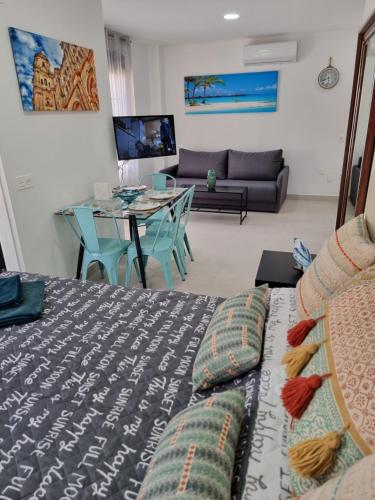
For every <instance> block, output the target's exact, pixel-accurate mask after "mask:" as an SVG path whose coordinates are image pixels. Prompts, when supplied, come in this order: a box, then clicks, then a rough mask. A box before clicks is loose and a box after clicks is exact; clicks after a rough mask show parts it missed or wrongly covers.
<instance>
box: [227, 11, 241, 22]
mask: <svg viewBox="0 0 375 500" xmlns="http://www.w3.org/2000/svg"><path fill="white" fill-rule="evenodd" d="M239 17H240V15H239V14H237V12H228V14H224V19H226V20H227V21H234V20H235V19H238V18H239Z"/></svg>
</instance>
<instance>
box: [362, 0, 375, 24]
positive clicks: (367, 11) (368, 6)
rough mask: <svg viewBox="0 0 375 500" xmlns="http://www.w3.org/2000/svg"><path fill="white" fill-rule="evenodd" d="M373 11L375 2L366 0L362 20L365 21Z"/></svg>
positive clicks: (374, 0)
mask: <svg viewBox="0 0 375 500" xmlns="http://www.w3.org/2000/svg"><path fill="white" fill-rule="evenodd" d="M374 10H375V0H366V4H365V9H364V13H363V19H364V20H365V21H366V20H367V19H368V18H369V17H370V16H371V14H372V13H373V12H374Z"/></svg>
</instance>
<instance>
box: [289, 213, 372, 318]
mask: <svg viewBox="0 0 375 500" xmlns="http://www.w3.org/2000/svg"><path fill="white" fill-rule="evenodd" d="M374 262H375V244H374V243H373V242H372V241H371V240H370V236H369V233H368V230H367V225H366V221H365V218H364V216H363V215H358V217H355V218H354V219H351V220H350V221H349V222H347V223H346V224H344V225H343V226H342V227H340V229H338V230H337V231H335V232H334V233H333V234H332V235H331V236H330V238H329V239H328V240H327V241H326V243H325V244H324V245H323V247H322V249H321V250H320V252H319V253H318V255H317V256H316V257H315V259H314V261H313V263H312V264H311V265H310V266H309V267H308V268H307V270H306V272H305V274H304V275H303V276H302V278H301V279H300V280H299V281H298V283H297V287H296V300H297V312H298V316H299V317H300V318H301V319H304V318H306V317H308V316H310V315H311V313H312V312H313V311H314V310H315V309H316V308H318V307H320V306H321V305H322V303H323V301H324V300H325V299H327V298H328V297H329V296H330V295H332V294H333V293H334V292H335V291H336V290H337V289H338V288H339V287H340V286H342V285H344V284H345V283H346V282H347V281H349V280H350V278H351V277H352V276H354V275H355V274H356V273H358V272H359V271H361V270H362V269H366V267H368V266H370V265H372V264H373V263H374Z"/></svg>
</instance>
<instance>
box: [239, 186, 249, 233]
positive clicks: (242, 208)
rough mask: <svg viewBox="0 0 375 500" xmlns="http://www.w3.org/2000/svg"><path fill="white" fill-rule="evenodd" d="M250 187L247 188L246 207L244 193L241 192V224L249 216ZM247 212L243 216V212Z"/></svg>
mask: <svg viewBox="0 0 375 500" xmlns="http://www.w3.org/2000/svg"><path fill="white" fill-rule="evenodd" d="M248 192H249V190H248V188H246V197H245V207H244V206H243V193H241V215H240V225H242V222H243V221H244V220H245V219H246V217H247V198H248ZM243 212H245V215H244V216H242V213H243Z"/></svg>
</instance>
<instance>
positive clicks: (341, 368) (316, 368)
mask: <svg viewBox="0 0 375 500" xmlns="http://www.w3.org/2000/svg"><path fill="white" fill-rule="evenodd" d="M374 298H375V266H372V267H371V268H369V269H366V270H365V271H362V272H361V273H358V274H357V275H356V276H355V277H354V278H353V279H352V280H350V282H349V283H347V286H346V287H344V288H342V289H341V290H340V292H339V293H336V294H335V295H333V296H331V298H330V299H329V300H328V301H327V302H326V303H325V305H324V306H323V307H322V308H321V309H319V310H317V311H316V314H317V315H321V314H324V315H325V318H324V319H323V320H322V321H319V322H318V324H317V325H316V326H315V328H314V329H313V330H311V332H310V333H309V335H308V336H307V338H306V339H305V341H304V344H305V345H306V344H311V343H314V342H321V341H322V340H325V342H324V343H323V344H321V345H320V347H319V349H318V350H317V352H316V353H315V354H314V355H313V357H312V358H311V360H310V362H309V363H308V364H307V365H306V367H305V368H304V369H303V371H302V372H301V376H303V377H309V376H311V375H315V374H317V375H322V374H325V373H330V374H331V376H330V377H329V378H328V379H326V380H325V381H324V382H323V383H322V385H321V386H320V387H319V388H318V389H317V390H316V391H315V394H314V397H313V399H312V401H311V402H310V404H309V405H308V407H307V409H306V410H305V412H304V413H303V415H302V418H301V419H300V420H295V421H294V425H293V428H292V429H291V430H289V432H288V445H289V446H293V445H295V444H298V443H300V442H302V441H305V440H307V439H312V438H319V437H322V436H324V435H326V434H327V433H328V432H337V431H338V432H340V431H341V430H343V429H346V430H345V431H344V433H343V435H342V438H341V445H340V447H339V448H338V449H337V450H335V462H334V465H333V467H332V468H331V469H330V470H329V471H327V473H326V474H325V475H324V476H321V477H315V478H314V479H308V478H304V477H301V476H300V475H298V474H297V473H296V472H294V471H293V470H292V472H291V480H292V486H293V491H295V493H296V494H297V495H300V494H302V493H304V492H305V491H307V490H309V489H312V488H314V487H317V486H318V485H320V484H322V483H324V482H325V481H326V480H327V479H330V478H331V477H333V476H335V475H337V474H340V473H343V472H345V471H346V470H347V469H348V468H349V467H351V466H352V465H353V464H354V463H356V462H358V461H359V460H360V459H361V458H363V457H364V456H366V455H369V454H371V453H374V452H375V400H374V397H373V394H374V392H373V391H374V387H375V343H374V338H375V300H374ZM321 498H323V497H321Z"/></svg>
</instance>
